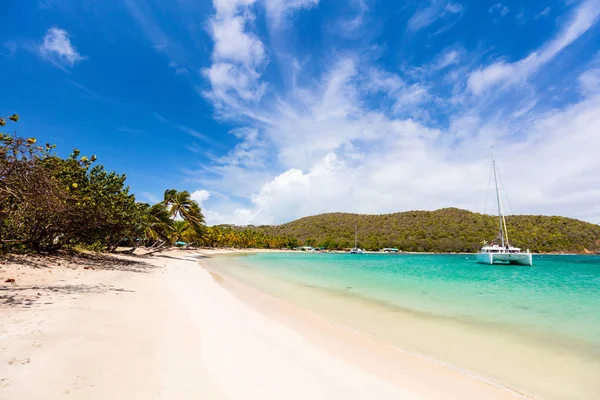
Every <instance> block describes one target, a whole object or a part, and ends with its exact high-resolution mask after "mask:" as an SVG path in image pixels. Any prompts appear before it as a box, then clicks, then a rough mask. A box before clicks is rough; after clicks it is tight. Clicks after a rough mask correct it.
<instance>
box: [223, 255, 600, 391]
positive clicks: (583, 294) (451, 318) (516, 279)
mask: <svg viewBox="0 0 600 400" xmlns="http://www.w3.org/2000/svg"><path fill="white" fill-rule="evenodd" d="M218 259H220V260H221V261H223V260H226V261H227V262H225V263H223V262H220V263H218V264H219V266H218V269H219V270H220V271H221V272H222V273H225V274H230V275H231V276H234V277H236V278H238V279H240V280H242V281H244V282H245V283H247V284H249V285H252V286H255V287H257V288H259V289H261V290H263V291H265V292H267V293H270V294H272V295H275V296H277V297H281V298H283V299H285V300H288V301H291V302H293V303H296V304H298V305H301V306H303V307H307V308H309V309H312V310H313V311H315V312H318V313H320V314H322V315H324V316H326V317H328V318H331V319H333V320H337V321H339V322H342V323H345V324H348V325H350V326H353V327H356V328H358V329H361V330H363V331H365V332H367V333H371V334H374V335H376V336H378V337H380V338H382V339H385V340H387V341H389V342H391V343H392V344H394V345H397V346H398V347H401V348H403V349H407V350H410V351H415V352H418V353H420V354H424V355H427V356H429V357H432V358H435V359H437V360H440V361H443V362H447V363H450V364H452V365H455V366H457V367H458V368H461V369H463V368H464V369H465V370H467V371H471V372H475V373H477V374H481V375H483V376H486V377H490V378H492V379H494V380H498V381H500V382H503V383H505V384H506V385H508V386H510V387H513V388H515V389H517V390H519V391H522V392H524V393H526V394H532V395H539V396H541V397H542V398H556V399H575V398H577V399H579V398H581V399H587V398H589V399H593V398H599V397H598V396H599V394H600V382H598V381H599V380H600V379H599V378H598V377H600V258H599V257H595V256H534V266H533V267H522V266H515V267H513V266H505V265H503V266H495V265H494V266H489V265H482V264H477V263H476V262H475V259H474V256H466V255H405V254H362V255H350V254H324V253H260V254H251V255H243V256H239V255H238V256H227V257H218ZM217 261H218V260H217ZM214 265H216V264H213V267H214Z"/></svg>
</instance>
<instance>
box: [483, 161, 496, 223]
mask: <svg viewBox="0 0 600 400" xmlns="http://www.w3.org/2000/svg"><path fill="white" fill-rule="evenodd" d="M493 171H494V166H493V165H492V166H491V167H490V177H489V178H488V186H487V191H486V192H485V204H484V206H483V214H487V204H488V195H489V194H490V186H491V183H492V172H493Z"/></svg>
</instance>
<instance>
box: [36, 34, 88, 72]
mask: <svg viewBox="0 0 600 400" xmlns="http://www.w3.org/2000/svg"><path fill="white" fill-rule="evenodd" d="M38 51H39V54H40V55H41V56H42V57H43V58H44V59H46V60H48V61H50V62H51V63H52V64H54V65H56V66H57V67H59V68H62V69H64V67H73V66H74V65H75V64H76V63H78V62H80V61H82V60H85V59H86V57H84V56H82V55H81V54H79V52H78V51H77V49H76V48H75V47H74V46H73V45H72V44H71V39H70V37H69V34H68V33H67V31H65V30H64V29H60V28H56V27H52V28H50V29H48V31H47V32H46V34H45V35H44V38H43V39H42V43H41V44H40V45H39V47H38Z"/></svg>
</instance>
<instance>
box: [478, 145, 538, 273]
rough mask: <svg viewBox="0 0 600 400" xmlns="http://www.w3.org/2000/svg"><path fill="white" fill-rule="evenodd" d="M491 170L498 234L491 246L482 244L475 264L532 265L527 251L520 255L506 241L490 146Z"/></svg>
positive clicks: (495, 170) (506, 235) (494, 162)
mask: <svg viewBox="0 0 600 400" xmlns="http://www.w3.org/2000/svg"><path fill="white" fill-rule="evenodd" d="M492 169H493V173H494V182H495V184H496V201H497V204H498V220H499V233H498V236H496V238H495V239H494V240H493V241H492V243H491V244H489V245H488V244H487V242H485V241H484V242H483V247H482V248H481V250H480V252H479V253H478V254H477V257H476V258H477V262H478V263H481V264H495V263H508V264H517V265H533V257H532V255H531V253H530V252H529V249H527V251H526V252H525V253H521V249H520V248H518V247H514V246H511V245H510V243H509V241H508V230H507V229H506V220H505V218H504V213H503V211H502V202H501V201H500V191H499V189H498V172H497V169H496V159H495V158H494V147H493V146H492Z"/></svg>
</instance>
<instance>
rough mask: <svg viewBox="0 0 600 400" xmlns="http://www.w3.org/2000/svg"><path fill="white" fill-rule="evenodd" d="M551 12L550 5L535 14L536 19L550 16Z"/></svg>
mask: <svg viewBox="0 0 600 400" xmlns="http://www.w3.org/2000/svg"><path fill="white" fill-rule="evenodd" d="M549 14H550V7H546V8H544V9H543V10H542V11H540V12H539V13H538V14H536V15H535V19H540V18H544V17H546V16H548V15H549Z"/></svg>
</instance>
